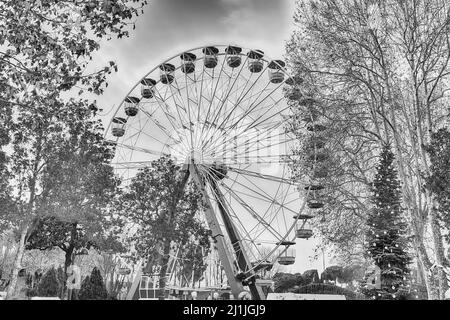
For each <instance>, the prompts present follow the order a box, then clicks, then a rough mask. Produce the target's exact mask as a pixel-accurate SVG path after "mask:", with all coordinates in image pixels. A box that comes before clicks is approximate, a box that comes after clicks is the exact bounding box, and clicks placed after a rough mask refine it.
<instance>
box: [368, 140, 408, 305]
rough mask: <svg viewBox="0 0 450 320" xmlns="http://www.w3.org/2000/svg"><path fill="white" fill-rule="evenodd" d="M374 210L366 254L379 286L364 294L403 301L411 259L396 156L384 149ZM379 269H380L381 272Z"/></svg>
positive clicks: (371, 216)
mask: <svg viewBox="0 0 450 320" xmlns="http://www.w3.org/2000/svg"><path fill="white" fill-rule="evenodd" d="M372 191H373V196H372V202H373V206H374V207H373V210H372V211H371V212H370V214H369V217H368V220H367V225H368V230H367V234H366V245H367V254H368V256H369V257H371V258H372V259H373V262H374V263H375V265H376V266H377V267H378V268H379V273H378V272H377V273H378V274H376V276H379V277H380V278H379V280H381V281H380V282H381V283H379V284H378V285H370V284H369V285H368V286H367V284H368V283H366V284H365V286H364V287H363V290H362V291H363V293H364V294H365V295H366V296H368V297H370V298H372V299H377V300H380V299H382V300H391V299H403V298H405V297H406V296H407V294H408V292H409V268H408V265H409V263H410V262H411V258H410V257H409V255H408V252H407V242H406V239H405V229H406V223H405V221H404V220H403V217H402V213H403V209H402V206H401V190H400V182H399V180H398V177H397V171H396V169H395V167H394V154H393V153H392V151H391V149H390V146H388V145H387V146H385V147H384V148H383V150H382V153H381V155H380V162H379V165H378V166H377V173H376V175H375V179H374V181H373V190H372ZM378 268H377V269H378Z"/></svg>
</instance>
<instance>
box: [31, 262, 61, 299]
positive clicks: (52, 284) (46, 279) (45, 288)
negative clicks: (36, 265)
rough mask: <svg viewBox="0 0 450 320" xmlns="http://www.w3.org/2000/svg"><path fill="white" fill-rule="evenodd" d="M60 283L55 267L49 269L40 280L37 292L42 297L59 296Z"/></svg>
mask: <svg viewBox="0 0 450 320" xmlns="http://www.w3.org/2000/svg"><path fill="white" fill-rule="evenodd" d="M59 293H60V285H59V282H58V275H57V271H56V269H55V268H54V267H52V268H51V269H50V270H48V271H47V272H46V273H45V275H44V276H43V277H42V279H41V281H40V282H39V286H38V289H37V294H38V296H40V297H58V296H59Z"/></svg>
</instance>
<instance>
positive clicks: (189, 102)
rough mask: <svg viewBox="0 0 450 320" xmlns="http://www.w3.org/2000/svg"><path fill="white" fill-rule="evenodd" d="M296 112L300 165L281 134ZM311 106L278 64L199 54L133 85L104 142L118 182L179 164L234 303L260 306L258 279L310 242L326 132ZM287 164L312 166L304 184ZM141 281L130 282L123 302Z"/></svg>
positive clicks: (229, 49)
mask: <svg viewBox="0 0 450 320" xmlns="http://www.w3.org/2000/svg"><path fill="white" fill-rule="evenodd" d="M295 104H297V105H301V106H303V107H304V108H306V110H307V112H305V116H304V117H303V118H302V119H301V120H303V123H305V128H304V131H305V136H307V137H308V138H307V140H308V141H306V142H305V141H303V142H305V143H306V144H307V145H308V146H309V147H308V148H306V150H309V151H308V152H307V153H306V154H304V155H303V154H302V155H296V154H295V153H293V152H292V150H293V147H294V146H295V145H296V143H298V137H296V136H295V134H294V133H293V132H292V130H289V129H288V127H287V125H286V124H287V119H289V118H290V117H292V116H293V113H292V109H293V105H295ZM314 104H315V101H314V100H313V99H311V98H309V97H305V96H304V95H303V94H302V90H301V79H299V78H298V77H292V76H290V75H289V74H288V72H287V71H286V69H285V63H284V62H283V61H281V60H272V59H269V58H267V57H266V55H265V54H264V53H263V52H262V51H260V50H248V49H244V48H242V47H238V46H230V45H215V46H205V47H200V48H195V49H192V50H189V51H186V52H184V53H181V54H179V55H176V56H174V57H172V58H170V59H168V60H166V61H165V62H163V63H162V64H160V65H159V66H157V67H156V68H154V69H153V70H151V71H150V72H148V73H147V74H146V75H145V76H144V77H143V78H142V79H141V80H140V81H139V82H137V84H136V85H135V86H134V87H133V88H132V89H131V90H130V92H129V93H128V94H127V96H126V97H125V99H124V100H123V101H122V103H121V104H120V105H119V107H118V108H117V110H116V112H115V114H114V116H113V118H112V121H111V124H110V126H109V128H108V130H107V133H106V137H107V139H108V140H109V141H111V142H112V143H113V144H114V145H115V147H116V151H115V158H114V160H113V165H114V166H115V168H116V170H117V172H119V173H120V174H121V176H122V178H123V180H124V181H127V180H129V179H132V178H133V176H134V175H135V174H136V172H137V171H138V170H139V169H140V168H144V167H146V166H148V165H150V163H151V161H153V160H156V159H157V158H159V157H161V156H164V155H166V156H170V157H172V158H173V159H176V160H177V161H178V163H179V164H180V166H182V168H183V170H184V172H185V179H184V180H183V181H184V183H187V181H193V182H194V183H195V184H196V186H197V187H198V189H199V190H201V193H202V195H203V200H204V203H205V204H206V209H205V210H204V212H203V213H204V218H205V221H206V222H207V223H208V226H209V228H210V230H211V231H212V237H213V239H214V246H215V248H217V253H218V257H219V259H220V263H221V267H222V268H223V270H224V272H225V275H226V279H227V282H228V284H229V287H230V289H231V292H232V294H233V296H234V297H239V296H242V295H243V293H244V294H245V293H247V295H250V296H251V298H252V299H257V300H258V299H265V297H266V293H267V285H268V282H267V281H264V280H263V279H262V276H261V275H262V274H263V273H264V272H265V271H267V270H270V269H271V268H272V266H273V265H274V264H275V263H278V264H280V265H291V264H293V263H294V262H295V248H294V245H295V244H296V242H295V240H296V239H308V238H310V237H311V236H312V230H311V228H310V227H309V222H310V220H311V219H312V218H313V217H314V210H316V209H320V208H321V207H323V205H324V202H323V196H322V194H323V190H324V186H323V185H322V184H321V179H322V178H323V177H324V176H325V175H326V172H325V171H324V166H323V164H322V165H321V163H323V162H324V161H325V160H326V158H327V153H326V152H325V140H324V138H323V134H322V132H323V131H324V130H325V127H324V126H323V125H322V124H321V123H320V119H319V118H318V116H317V114H316V113H315V112H314ZM296 158H302V159H306V160H307V161H309V163H311V175H310V176H309V177H305V178H304V179H301V181H299V179H298V178H295V179H294V178H293V176H292V172H290V167H289V165H290V163H291V162H292V161H296V160H297V159H296ZM299 191H300V192H301V193H302V194H303V196H300V197H299ZM261 245H264V246H265V248H269V250H265V251H264V252H262V250H261ZM144 277H145V276H144ZM142 279H143V275H142V273H139V274H138V275H137V277H136V280H135V283H134V284H133V286H132V288H131V290H130V293H129V295H128V297H129V298H132V297H133V296H134V297H135V296H136V295H135V292H136V290H138V287H139V284H141V283H142Z"/></svg>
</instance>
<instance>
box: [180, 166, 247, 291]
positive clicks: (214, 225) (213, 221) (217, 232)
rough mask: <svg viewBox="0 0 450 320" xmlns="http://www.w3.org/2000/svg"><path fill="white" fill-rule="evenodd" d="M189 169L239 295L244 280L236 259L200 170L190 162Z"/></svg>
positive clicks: (221, 255)
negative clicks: (227, 242) (228, 248)
mask: <svg viewBox="0 0 450 320" xmlns="http://www.w3.org/2000/svg"><path fill="white" fill-rule="evenodd" d="M189 171H190V173H191V176H192V177H193V178H194V182H195V184H196V185H197V187H198V188H199V189H200V190H201V192H202V194H203V200H204V202H205V204H206V205H205V207H206V208H205V216H206V221H207V222H208V226H209V228H210V229H211V232H212V237H213V238H214V240H215V241H216V246H217V250H218V253H219V257H220V261H221V262H222V265H223V268H224V270H225V274H226V276H227V279H228V282H229V284H230V287H231V291H232V292H233V296H235V297H238V295H239V294H240V293H241V292H242V291H244V286H243V285H242V282H241V281H240V280H238V279H236V273H235V272H234V266H233V263H234V259H233V257H232V256H231V254H230V252H229V251H228V250H227V245H226V243H225V238H224V235H223V233H222V230H221V228H220V225H219V221H218V220H217V217H216V215H215V214H214V212H213V209H212V205H211V202H210V201H209V198H208V195H207V193H206V190H205V184H204V182H203V181H202V180H201V178H200V175H199V174H198V171H197V169H196V167H195V165H194V164H190V166H189Z"/></svg>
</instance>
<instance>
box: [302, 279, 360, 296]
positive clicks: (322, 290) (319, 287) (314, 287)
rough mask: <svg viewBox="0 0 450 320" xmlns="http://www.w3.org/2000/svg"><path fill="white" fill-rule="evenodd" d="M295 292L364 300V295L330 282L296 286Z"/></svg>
mask: <svg viewBox="0 0 450 320" xmlns="http://www.w3.org/2000/svg"><path fill="white" fill-rule="evenodd" d="M295 293H307V294H333V295H344V296H345V299H347V300H366V298H365V296H364V295H362V294H358V293H356V292H353V291H351V290H348V289H345V288H341V287H338V286H335V285H332V284H323V283H313V284H309V285H307V286H303V287H300V288H298V289H297V290H296V291H295Z"/></svg>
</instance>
